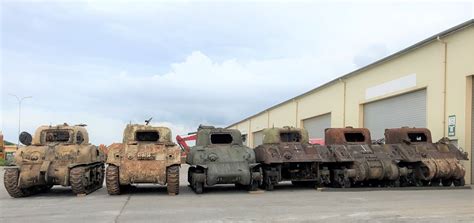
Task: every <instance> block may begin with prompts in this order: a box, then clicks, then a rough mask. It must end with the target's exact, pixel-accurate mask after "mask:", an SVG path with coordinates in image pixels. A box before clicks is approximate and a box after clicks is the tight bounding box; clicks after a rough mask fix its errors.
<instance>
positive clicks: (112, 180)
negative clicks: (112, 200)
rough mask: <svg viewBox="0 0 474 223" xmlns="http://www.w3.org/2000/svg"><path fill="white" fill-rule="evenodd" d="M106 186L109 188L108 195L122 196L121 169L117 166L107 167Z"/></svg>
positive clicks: (110, 165)
mask: <svg viewBox="0 0 474 223" xmlns="http://www.w3.org/2000/svg"><path fill="white" fill-rule="evenodd" d="M105 185H106V187H107V193H109V194H110V195H119V194H120V182H119V168H118V167H117V166H115V165H112V164H109V166H108V167H107V174H106V176H105Z"/></svg>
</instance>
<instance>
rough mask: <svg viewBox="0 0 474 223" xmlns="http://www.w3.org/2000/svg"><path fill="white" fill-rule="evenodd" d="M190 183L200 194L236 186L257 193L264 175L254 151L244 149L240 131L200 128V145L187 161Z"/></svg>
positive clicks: (191, 152) (197, 145)
mask: <svg viewBox="0 0 474 223" xmlns="http://www.w3.org/2000/svg"><path fill="white" fill-rule="evenodd" d="M186 163H187V164H189V165H190V167H189V170H188V182H189V184H190V185H191V188H192V189H193V190H194V192H196V193H198V194H200V193H202V192H203V191H204V188H205V187H206V186H213V185H216V184H235V185H236V186H238V187H247V189H248V190H257V188H258V186H259V184H260V182H261V180H262V171H261V168H260V166H259V164H258V163H256V161H255V153H254V151H253V150H252V149H251V148H249V147H247V146H244V145H243V143H242V135H241V133H240V131H238V130H235V129H223V128H215V127H213V126H203V125H200V126H199V128H198V131H197V139H196V145H195V146H193V147H191V150H190V152H189V154H188V155H187V157H186Z"/></svg>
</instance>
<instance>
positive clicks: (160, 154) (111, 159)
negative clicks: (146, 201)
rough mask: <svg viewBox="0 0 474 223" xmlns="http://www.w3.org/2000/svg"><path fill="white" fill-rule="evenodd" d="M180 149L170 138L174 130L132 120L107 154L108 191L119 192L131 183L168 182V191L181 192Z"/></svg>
mask: <svg viewBox="0 0 474 223" xmlns="http://www.w3.org/2000/svg"><path fill="white" fill-rule="evenodd" d="M180 155H181V149H180V148H179V147H178V146H177V145H176V144H175V143H173V142H172V141H171V130H170V129H169V128H167V127H157V126H151V125H148V122H147V124H146V125H139V124H129V125H127V126H126V127H125V130H124V133H123V142H122V143H121V144H119V143H115V144H113V146H111V147H109V149H108V155H107V164H108V166H107V174H106V185H107V192H108V193H109V194H110V195H118V194H121V193H123V192H124V191H126V190H127V189H128V188H129V187H130V185H132V184H137V183H152V184H160V185H166V187H167V191H168V194H169V195H177V194H178V193H179V168H180V165H181V156H180Z"/></svg>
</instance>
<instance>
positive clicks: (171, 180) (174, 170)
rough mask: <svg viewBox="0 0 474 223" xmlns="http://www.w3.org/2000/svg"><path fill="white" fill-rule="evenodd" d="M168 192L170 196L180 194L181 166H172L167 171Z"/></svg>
mask: <svg viewBox="0 0 474 223" xmlns="http://www.w3.org/2000/svg"><path fill="white" fill-rule="evenodd" d="M166 181H167V186H166V187H167V190H168V194H169V195H178V194H179V166H170V167H168V168H167V169H166Z"/></svg>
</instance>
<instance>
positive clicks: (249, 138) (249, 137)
mask: <svg viewBox="0 0 474 223" xmlns="http://www.w3.org/2000/svg"><path fill="white" fill-rule="evenodd" d="M247 138H248V143H247V145H248V146H250V145H252V147H253V132H252V119H249V133H248V135H247Z"/></svg>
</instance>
